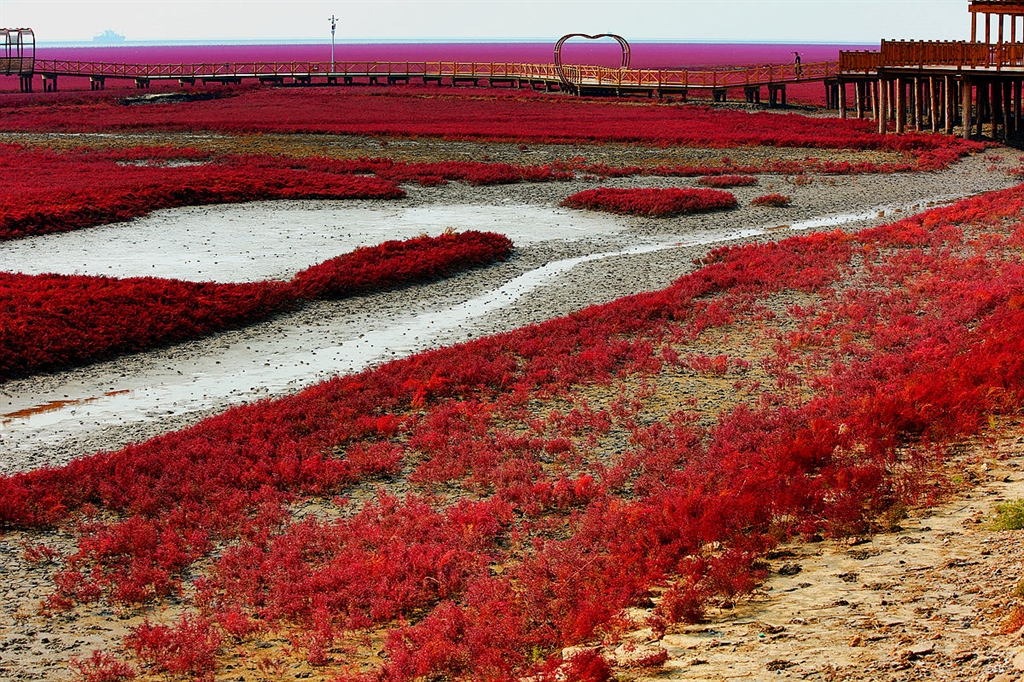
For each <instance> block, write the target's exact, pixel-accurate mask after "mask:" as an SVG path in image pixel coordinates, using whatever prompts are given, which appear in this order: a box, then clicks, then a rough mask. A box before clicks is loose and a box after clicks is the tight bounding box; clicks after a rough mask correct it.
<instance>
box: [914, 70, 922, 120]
mask: <svg viewBox="0 0 1024 682" xmlns="http://www.w3.org/2000/svg"><path fill="white" fill-rule="evenodd" d="M913 88H914V130H920V129H921V110H922V107H921V79H920V78H918V77H916V76H915V77H914V80H913Z"/></svg>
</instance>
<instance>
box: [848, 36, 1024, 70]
mask: <svg viewBox="0 0 1024 682" xmlns="http://www.w3.org/2000/svg"><path fill="white" fill-rule="evenodd" d="M925 66H943V67H949V68H957V69H996V70H999V69H1002V68H1004V67H1020V66H1024V45H1022V44H1020V43H1002V44H989V43H975V42H966V41H963V40H944V41H927V40H883V41H882V45H881V49H880V50H879V51H877V52H862V51H842V52H840V53H839V69H840V71H841V72H842V73H852V72H864V73H869V72H873V71H877V70H878V69H883V68H887V67H892V68H908V67H919V68H923V67H925Z"/></svg>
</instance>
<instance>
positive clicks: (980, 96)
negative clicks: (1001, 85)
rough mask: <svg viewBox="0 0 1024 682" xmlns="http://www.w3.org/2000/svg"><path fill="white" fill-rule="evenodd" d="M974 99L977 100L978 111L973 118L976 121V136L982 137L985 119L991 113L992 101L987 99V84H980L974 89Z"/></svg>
mask: <svg viewBox="0 0 1024 682" xmlns="http://www.w3.org/2000/svg"><path fill="white" fill-rule="evenodd" d="M975 95H976V97H975V99H977V100H978V111H977V115H976V116H975V117H974V118H975V119H977V123H976V125H977V131H976V133H975V134H976V135H977V136H978V137H982V136H984V134H985V117H986V116H987V115H989V114H991V113H992V101H991V98H990V97H989V85H988V83H985V82H981V83H979V84H978V86H977V87H976V88H975Z"/></svg>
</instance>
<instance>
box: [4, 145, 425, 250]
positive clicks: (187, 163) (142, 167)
mask: <svg viewBox="0 0 1024 682" xmlns="http://www.w3.org/2000/svg"><path fill="white" fill-rule="evenodd" d="M0 167H3V168H6V169H7V172H6V173H5V178H4V191H3V192H2V193H0V240H3V239H14V238H17V237H24V236H27V235H36V234H45V233H48V232H61V231H67V230H74V229H77V228H80V227H89V226H92V225H101V224H104V223H112V222H118V221H122V220H129V219H131V218H136V217H138V216H141V215H145V214H147V213H149V212H151V211H154V210H156V209H160V208H169V207H174V206H196V205H200V204H212V203H232V202H242V201H253V200H256V199H300V198H301V199H393V198H397V197H402V196H405V192H404V191H402V190H401V189H399V188H398V187H397V186H395V184H394V183H393V182H391V181H388V180H384V179H380V178H374V177H363V176H359V175H354V174H351V173H346V174H341V173H337V172H332V171H330V170H321V169H317V170H312V169H310V168H308V167H307V168H303V167H301V166H296V165H295V164H291V165H289V164H288V163H286V162H283V161H279V162H278V163H276V164H272V165H271V164H267V163H262V164H261V163H253V162H251V160H246V159H242V158H239V157H223V158H220V159H214V158H212V157H210V155H209V154H204V153H202V152H197V151H195V150H189V149H172V148H162V147H145V148H138V149H132V150H124V151H91V150H77V151H68V152H53V151H48V150H39V149H26V148H23V147H18V146H14V145H0Z"/></svg>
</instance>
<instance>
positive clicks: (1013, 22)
mask: <svg viewBox="0 0 1024 682" xmlns="http://www.w3.org/2000/svg"><path fill="white" fill-rule="evenodd" d="M1010 42H1011V43H1015V42H1017V17H1016V16H1011V17H1010Z"/></svg>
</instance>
